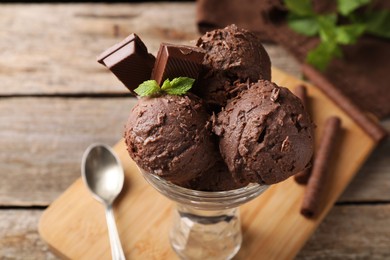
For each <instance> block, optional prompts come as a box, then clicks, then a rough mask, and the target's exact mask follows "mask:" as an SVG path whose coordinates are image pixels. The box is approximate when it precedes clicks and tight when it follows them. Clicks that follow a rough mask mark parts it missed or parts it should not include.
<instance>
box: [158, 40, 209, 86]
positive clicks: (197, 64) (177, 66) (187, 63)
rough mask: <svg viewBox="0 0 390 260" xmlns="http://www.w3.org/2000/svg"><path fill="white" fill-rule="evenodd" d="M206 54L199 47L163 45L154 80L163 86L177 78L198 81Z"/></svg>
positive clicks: (159, 53)
mask: <svg viewBox="0 0 390 260" xmlns="http://www.w3.org/2000/svg"><path fill="white" fill-rule="evenodd" d="M204 55H205V52H204V51H203V50H202V49H201V48H198V47H192V46H185V45H174V44H168V43H161V45H160V49H159V51H158V53H157V58H156V63H155V64H154V68H153V72H152V79H154V80H156V81H157V83H158V84H159V85H161V84H162V83H163V82H164V80H166V79H170V80H172V79H173V78H177V77H189V78H193V79H197V78H198V76H199V71H200V68H201V66H202V62H203V57H204Z"/></svg>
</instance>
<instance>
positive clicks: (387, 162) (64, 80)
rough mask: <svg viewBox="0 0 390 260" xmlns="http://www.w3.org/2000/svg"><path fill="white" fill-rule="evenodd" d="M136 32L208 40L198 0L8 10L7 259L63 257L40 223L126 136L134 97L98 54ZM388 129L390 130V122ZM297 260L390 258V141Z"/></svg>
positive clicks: (0, 104) (2, 133) (0, 135)
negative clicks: (104, 147) (95, 146)
mask: <svg viewBox="0 0 390 260" xmlns="http://www.w3.org/2000/svg"><path fill="white" fill-rule="evenodd" d="M131 32H136V33H138V34H139V35H140V37H141V38H142V39H143V40H144V41H145V43H146V45H147V46H148V47H149V49H150V51H151V52H152V53H156V51H157V48H158V45H159V43H160V42H163V41H165V42H174V43H189V42H190V41H192V40H194V39H196V38H197V37H198V33H197V31H196V26H195V3H142V4H111V5H105V4H34V5H28V4H18V5H16V4H2V5H1V8H0V36H1V38H0V39H1V40H0V49H1V52H0V53H1V59H0V119H1V120H0V172H1V177H0V258H1V259H56V257H55V256H54V255H53V254H52V253H51V252H50V251H49V250H48V248H47V246H46V245H45V243H44V242H43V241H42V240H41V239H40V238H39V235H38V232H37V224H38V221H39V218H40V216H41V214H42V211H43V210H44V209H45V208H46V207H47V206H48V205H49V204H50V203H51V202H52V201H53V200H54V199H55V198H56V197H58V196H59V195H60V194H61V193H62V192H63V191H64V190H65V189H66V188H67V187H68V186H69V185H70V184H71V183H72V182H73V181H74V180H75V179H77V177H79V175H80V160H81V155H82V153H83V152H84V150H85V148H86V147H87V146H88V145H89V144H90V143H92V142H104V143H107V144H110V145H114V144H115V143H116V142H117V141H118V140H119V138H120V137H121V136H122V132H123V125H124V123H125V121H126V118H127V115H128V113H129V111H130V108H131V106H132V104H134V99H133V98H131V97H129V95H128V93H127V91H126V89H125V88H124V87H123V86H122V85H121V83H120V82H119V81H117V80H116V79H115V78H114V77H113V75H112V74H111V73H109V72H108V71H107V70H106V69H105V68H104V67H102V66H101V65H99V64H97V63H96V61H95V57H96V56H97V55H98V54H99V53H100V52H101V51H103V50H104V49H106V48H107V47H110V46H111V45H113V44H114V43H116V42H118V41H120V40H121V39H122V38H124V37H125V36H127V35H128V34H130V33H131ZM266 48H267V50H268V52H269V54H270V56H271V59H272V62H273V65H274V66H276V67H279V68H281V69H283V70H285V71H287V72H289V73H291V74H293V75H296V76H299V68H298V66H297V63H296V62H295V61H294V60H293V59H292V58H291V56H289V55H288V54H287V53H286V52H285V51H284V50H283V49H281V48H280V47H277V46H273V45H267V46H266ZM383 125H384V127H385V128H386V129H388V130H390V120H387V121H384V122H383ZM297 258H298V259H318V258H321V259H352V258H353V259H355V258H358V259H389V258H390V141H387V142H385V143H384V144H383V145H382V146H380V147H378V148H377V149H376V151H374V153H373V154H372V156H371V157H370V158H369V160H368V161H367V162H366V163H365V165H364V166H363V168H362V169H361V170H360V172H359V173H358V175H357V177H356V178H355V180H354V181H353V182H352V184H351V185H350V186H349V188H348V189H347V190H346V191H345V193H344V194H343V195H342V196H341V198H340V199H339V201H338V202H337V203H336V205H335V207H334V208H333V209H332V211H331V212H330V214H329V215H328V216H327V217H326V219H325V221H324V222H323V223H322V224H321V225H320V227H319V229H318V230H317V231H316V232H315V234H314V235H313V236H312V238H311V239H310V240H309V241H308V243H307V244H306V246H305V247H304V248H303V250H302V251H301V253H300V254H299V255H298V257H297Z"/></svg>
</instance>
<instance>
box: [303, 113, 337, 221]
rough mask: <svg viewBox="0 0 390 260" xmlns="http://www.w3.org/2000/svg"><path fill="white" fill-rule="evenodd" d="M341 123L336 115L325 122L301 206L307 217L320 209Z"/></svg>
mask: <svg viewBox="0 0 390 260" xmlns="http://www.w3.org/2000/svg"><path fill="white" fill-rule="evenodd" d="M340 125H341V120H340V118H338V117H336V116H332V117H329V118H328V119H327V120H326V122H325V126H324V131H323V134H322V138H321V143H320V146H319V147H318V150H317V153H316V156H315V160H314V165H313V169H312V174H311V177H310V179H309V182H308V184H307V188H306V191H305V195H304V197H303V203H302V206H301V214H302V215H304V216H305V217H308V218H311V217H313V216H315V215H316V214H317V213H318V210H319V209H320V201H321V198H322V196H323V193H324V192H325V190H324V183H325V180H326V174H327V173H328V168H329V165H330V159H331V156H332V153H333V150H334V147H335V145H336V141H337V136H338V133H339V130H340Z"/></svg>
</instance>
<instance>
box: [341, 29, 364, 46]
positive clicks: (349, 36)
mask: <svg viewBox="0 0 390 260" xmlns="http://www.w3.org/2000/svg"><path fill="white" fill-rule="evenodd" d="M365 29H366V26H364V25H362V24H350V25H342V26H338V27H337V28H336V42H337V43H340V44H354V43H356V41H357V39H358V38H359V37H360V36H361V35H362V34H363V33H364V31H365Z"/></svg>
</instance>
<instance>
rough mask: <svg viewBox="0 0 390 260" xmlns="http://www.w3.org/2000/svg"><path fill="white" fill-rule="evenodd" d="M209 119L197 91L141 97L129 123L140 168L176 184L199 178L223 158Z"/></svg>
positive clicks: (128, 137)
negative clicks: (184, 93) (179, 94)
mask: <svg viewBox="0 0 390 260" xmlns="http://www.w3.org/2000/svg"><path fill="white" fill-rule="evenodd" d="M208 120H209V114H207V112H206V110H205V108H204V105H203V102H202V101H201V100H200V99H199V98H198V97H197V96H195V95H193V94H188V95H184V96H175V95H163V96H160V97H144V98H141V99H139V101H138V103H137V104H136V105H135V107H134V108H133V109H132V111H131V114H130V117H129V119H128V123H127V126H126V131H125V139H126V144H127V147H128V152H129V154H130V156H131V158H133V160H134V161H135V162H136V163H137V164H138V166H139V167H140V168H142V169H143V170H145V171H147V172H150V173H152V174H156V175H159V176H160V177H162V178H164V179H166V180H169V181H172V182H173V183H181V182H185V181H188V180H190V179H193V178H196V177H198V176H199V175H200V174H202V173H204V172H206V171H207V170H209V169H210V168H211V167H212V166H213V165H214V164H215V161H216V159H215V158H216V157H220V155H219V154H218V149H217V146H216V143H215V141H214V139H213V137H212V133H211V131H210V127H209V126H210V124H209V123H208V122H209V121H208Z"/></svg>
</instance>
